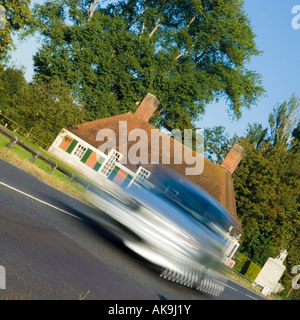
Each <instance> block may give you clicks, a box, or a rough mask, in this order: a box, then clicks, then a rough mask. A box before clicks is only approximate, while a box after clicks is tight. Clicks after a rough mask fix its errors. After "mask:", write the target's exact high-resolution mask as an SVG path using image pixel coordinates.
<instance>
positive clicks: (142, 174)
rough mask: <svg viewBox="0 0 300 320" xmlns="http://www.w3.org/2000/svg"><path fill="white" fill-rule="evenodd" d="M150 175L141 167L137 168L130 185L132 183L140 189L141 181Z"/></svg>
mask: <svg viewBox="0 0 300 320" xmlns="http://www.w3.org/2000/svg"><path fill="white" fill-rule="evenodd" d="M150 174H151V172H150V171H148V170H146V169H144V168H143V167H139V168H138V171H137V172H136V175H135V177H134V179H133V180H132V183H134V184H135V185H137V186H138V187H141V184H142V183H143V181H145V180H146V179H148V177H149V176H150Z"/></svg>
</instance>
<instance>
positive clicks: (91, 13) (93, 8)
mask: <svg viewBox="0 0 300 320" xmlns="http://www.w3.org/2000/svg"><path fill="white" fill-rule="evenodd" d="M97 3H98V0H94V3H93V7H92V9H91V3H90V5H89V10H88V21H90V20H91V19H92V17H93V15H94V12H95V9H96V6H97Z"/></svg>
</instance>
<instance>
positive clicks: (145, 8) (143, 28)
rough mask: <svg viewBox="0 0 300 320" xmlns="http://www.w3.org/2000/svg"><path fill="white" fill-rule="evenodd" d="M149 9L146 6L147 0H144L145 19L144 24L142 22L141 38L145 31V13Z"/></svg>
mask: <svg viewBox="0 0 300 320" xmlns="http://www.w3.org/2000/svg"><path fill="white" fill-rule="evenodd" d="M146 11H147V6H146V0H144V20H143V24H142V30H141V32H140V38H141V37H142V34H143V33H144V30H145V20H146V18H145V13H146Z"/></svg>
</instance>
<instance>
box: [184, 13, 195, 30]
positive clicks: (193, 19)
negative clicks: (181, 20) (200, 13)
mask: <svg viewBox="0 0 300 320" xmlns="http://www.w3.org/2000/svg"><path fill="white" fill-rule="evenodd" d="M196 18H197V15H196V14H195V15H194V16H193V18H192V19H191V21H190V22H189V23H188V25H187V26H186V29H188V28H189V27H190V26H191V24H192V23H193V22H194V21H195V19H196Z"/></svg>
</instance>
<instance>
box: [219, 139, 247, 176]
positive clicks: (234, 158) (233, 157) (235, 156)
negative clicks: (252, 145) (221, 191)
mask: <svg viewBox="0 0 300 320" xmlns="http://www.w3.org/2000/svg"><path fill="white" fill-rule="evenodd" d="M243 156H244V150H243V148H242V147H240V146H239V145H237V144H235V145H234V146H233V147H232V148H231V149H230V150H229V152H228V154H227V156H226V157H225V159H224V161H223V162H222V164H221V167H223V168H224V169H226V170H227V171H228V172H229V173H230V174H233V172H234V170H235V169H236V167H237V166H238V164H239V163H240V161H241V160H242V158H243Z"/></svg>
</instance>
